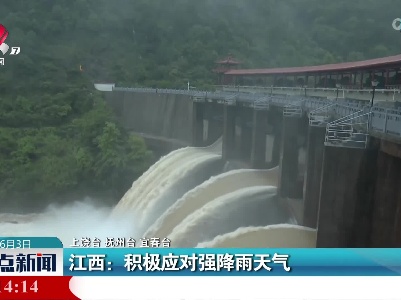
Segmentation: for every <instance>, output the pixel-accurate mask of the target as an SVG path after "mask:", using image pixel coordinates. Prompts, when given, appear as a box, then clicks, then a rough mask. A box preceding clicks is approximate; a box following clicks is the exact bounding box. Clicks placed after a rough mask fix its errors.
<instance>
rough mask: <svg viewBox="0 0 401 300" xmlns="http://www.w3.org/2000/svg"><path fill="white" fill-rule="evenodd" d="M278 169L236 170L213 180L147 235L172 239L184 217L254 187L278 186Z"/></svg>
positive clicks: (186, 197) (179, 203) (164, 216)
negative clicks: (214, 201) (212, 202)
mask: <svg viewBox="0 0 401 300" xmlns="http://www.w3.org/2000/svg"><path fill="white" fill-rule="evenodd" d="M278 170H279V169H278V168H274V169H271V170H233V171H229V172H226V173H223V174H220V175H218V176H215V177H212V178H210V179H209V180H207V181H205V182H204V183H202V184H200V185H199V186H197V187H196V188H194V189H192V190H190V191H189V192H188V193H186V194H185V195H184V196H183V197H182V198H181V199H179V200H178V201H177V202H175V203H174V204H173V205H172V206H170V208H169V209H168V210H166V211H165V213H164V214H162V215H161V216H160V218H159V219H158V220H157V221H156V222H155V223H154V225H153V226H151V227H150V228H149V229H148V231H147V232H146V233H145V236H169V234H170V233H171V232H172V230H173V229H174V227H176V226H177V225H178V224H180V223H181V222H182V221H183V220H184V218H186V217H187V216H188V215H190V214H191V213H193V212H195V211H196V210H198V209H200V208H201V207H202V206H204V205H206V204H208V203H209V202H210V201H213V200H214V199H216V198H218V197H220V196H223V195H226V194H229V193H232V192H234V191H236V190H239V189H242V188H247V187H252V186H262V185H271V186H277V178H278Z"/></svg>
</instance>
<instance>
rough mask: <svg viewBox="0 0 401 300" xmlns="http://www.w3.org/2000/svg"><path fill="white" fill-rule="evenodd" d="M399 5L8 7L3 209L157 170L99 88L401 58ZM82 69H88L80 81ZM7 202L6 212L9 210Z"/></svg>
mask: <svg viewBox="0 0 401 300" xmlns="http://www.w3.org/2000/svg"><path fill="white" fill-rule="evenodd" d="M400 7H401V1H400V0H382V1H377V0H352V1H348V0H337V1H328V0H168V1H167V0H113V1H111V0H75V1H66V0H58V1H54V0H37V1H28V0H25V1H21V0H13V1H3V3H2V4H1V9H0V23H1V24H4V25H5V26H6V27H7V28H8V30H9V31H10V35H9V38H8V39H7V43H8V44H9V45H10V46H20V47H21V49H22V51H21V53H20V54H19V55H18V56H15V57H10V56H7V57H6V66H2V67H1V69H0V202H1V203H4V205H6V204H11V203H15V204H18V203H20V202H21V201H29V202H30V203H32V204H35V203H37V202H38V201H41V203H46V202H48V201H51V200H55V199H57V200H59V199H62V198H64V196H65V198H69V197H72V196H74V197H80V196H82V195H86V194H91V193H92V192H93V191H97V192H98V193H105V192H106V191H107V192H110V191H112V192H113V194H114V196H115V197H118V196H120V195H121V193H122V192H123V191H124V190H125V189H126V188H127V187H128V186H129V185H130V184H131V182H132V180H134V179H135V178H136V177H137V176H138V175H139V174H140V173H141V172H142V171H143V170H144V169H146V167H147V166H148V157H149V154H148V151H147V150H146V147H145V145H144V143H143V141H142V140H141V139H139V138H137V137H132V136H131V137H129V136H128V134H127V133H125V132H124V131H123V130H122V129H121V128H120V127H119V126H118V124H116V121H115V120H114V118H113V115H112V113H111V112H110V111H109V109H108V108H107V107H106V106H105V104H104V102H103V100H102V98H101V95H100V94H99V93H97V92H96V91H94V90H93V85H92V83H93V82H98V81H108V82H115V83H117V84H118V85H120V86H121V85H122V86H124V85H126V86H155V87H156V86H157V87H174V88H182V87H185V86H186V83H187V81H188V80H189V81H191V83H192V84H193V85H195V86H197V87H198V88H207V87H208V86H210V85H212V84H213V83H214V80H215V78H214V76H213V75H212V73H211V72H210V70H211V69H212V68H213V64H214V61H215V60H216V59H218V58H220V57H224V56H225V55H227V54H228V53H232V54H233V55H234V56H235V57H236V58H238V59H239V60H241V61H242V62H243V63H244V64H243V67H277V66H283V67H284V66H300V65H310V64H320V63H331V62H339V61H350V60H359V59H368V58H374V57H380V56H386V55H394V54H398V53H399V52H400V47H401V34H400V33H399V32H396V31H394V30H393V29H392V27H391V23H392V21H393V19H394V18H397V17H401V16H400V15H399V11H400V10H399V8H400ZM80 65H82V67H83V69H84V71H83V72H80V69H79V66H80ZM4 205H3V206H4Z"/></svg>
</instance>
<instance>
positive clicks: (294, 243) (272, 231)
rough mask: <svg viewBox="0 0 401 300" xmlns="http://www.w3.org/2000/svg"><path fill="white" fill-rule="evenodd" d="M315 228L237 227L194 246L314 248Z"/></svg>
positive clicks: (293, 226)
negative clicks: (232, 230)
mask: <svg viewBox="0 0 401 300" xmlns="http://www.w3.org/2000/svg"><path fill="white" fill-rule="evenodd" d="M316 237H317V233H316V230H314V229H311V228H307V227H302V226H296V225H289V224H278V225H269V226H266V227H247V228H238V229H237V230H235V231H234V232H230V233H227V234H224V235H219V236H216V237H215V238H214V239H212V240H211V241H208V242H203V243H199V244H198V245H197V246H196V248H244V247H247V248H315V247H316Z"/></svg>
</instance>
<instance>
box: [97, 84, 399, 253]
mask: <svg viewBox="0 0 401 300" xmlns="http://www.w3.org/2000/svg"><path fill="white" fill-rule="evenodd" d="M100 90H102V89H100ZM103 91H104V90H103ZM104 94H105V98H106V100H107V102H108V103H109V105H111V107H112V108H113V110H114V111H115V113H116V114H117V116H118V118H119V120H120V122H121V123H122V124H123V126H124V127H125V128H126V129H128V130H130V131H132V132H135V133H138V134H141V135H142V136H143V137H144V138H145V140H146V141H147V143H148V145H150V147H151V148H152V147H153V148H157V149H158V150H159V152H160V153H163V152H164V153H163V154H167V153H169V152H170V151H172V150H175V149H180V148H182V147H186V146H192V147H196V148H192V149H199V150H191V151H193V153H192V154H191V155H194V156H191V155H189V154H188V153H187V154H185V155H186V156H185V155H184V154H183V153H184V152H182V153H181V154H171V153H174V152H176V151H181V150H176V151H173V152H170V154H168V155H167V156H169V155H171V157H170V158H168V159H170V163H172V162H173V156H174V155H175V156H178V155H182V156H181V157H182V160H183V161H185V160H186V159H187V160H188V161H187V162H186V163H187V164H188V167H187V168H192V167H193V168H198V169H199V168H200V167H201V165H204V166H206V165H205V163H206V162H207V161H209V162H210V163H211V165H214V166H216V165H218V164H222V165H224V164H225V165H226V169H225V170H224V172H226V171H228V173H230V172H232V173H235V172H237V173H238V172H241V169H242V171H247V172H251V170H252V172H260V173H261V174H264V175H263V176H262V177H259V178H258V179H256V181H259V182H257V183H255V184H250V186H253V189H252V188H251V191H249V186H246V185H245V186H244V188H248V191H245V190H240V192H239V193H238V190H236V191H233V192H235V193H236V195H235V196H233V197H231V198H230V197H229V198H230V200H227V199H226V200H224V199H220V200H219V201H220V202H219V203H222V204H225V205H226V206H225V205H223V206H220V208H219V209H220V213H219V210H218V209H217V206H216V205H215V206H216V209H214V208H212V207H210V208H209V207H208V205H210V204H211V202H214V201H212V199H217V198H219V197H220V198H221V197H223V198H224V195H223V194H224V193H229V192H230V191H224V192H221V193H220V194H219V192H216V193H215V195H214V194H213V193H214V192H213V191H206V192H205V191H203V192H204V193H205V195H207V194H208V193H209V194H210V195H209V196H210V199H209V200H208V199H206V198H205V195H203V196H202V197H204V198H205V199H203V200H202V201H203V202H202V203H201V204H200V202H199V203H198V204H197V208H198V209H204V210H207V209H208V210H213V213H212V214H211V215H213V216H214V219H213V220H214V221H213V222H216V224H219V225H218V226H220V227H224V226H227V227H230V228H227V229H226V230H225V231H223V232H219V231H216V232H215V233H213V234H214V235H217V236H219V237H218V238H216V242H213V241H212V242H210V241H209V240H213V238H211V236H207V237H206V236H205V237H203V239H200V240H197V239H196V238H194V241H192V242H188V243H189V244H185V243H184V246H196V245H198V244H199V245H209V246H210V245H211V246H213V245H228V244H229V245H236V243H235V242H233V241H234V240H235V239H237V238H238V237H239V236H241V234H243V231H244V228H246V227H249V226H251V227H252V228H256V229H252V230H251V231H253V232H258V234H259V236H263V234H261V233H260V231H262V232H264V233H265V236H266V237H267V236H269V232H270V231H269V230H272V228H274V227H275V226H279V225H275V224H282V226H281V230H284V229H283V228H288V230H289V231H291V232H292V233H288V236H291V234H292V236H294V233H295V235H296V234H297V233H296V232H298V231H299V232H303V233H302V236H303V239H304V240H307V241H312V240H313V239H315V240H314V241H312V242H310V243H309V242H304V243H303V244H302V243H301V242H299V243H298V244H297V243H295V244H294V243H293V245H291V243H289V242H288V241H283V242H282V243H280V242H279V243H278V244H275V243H274V242H271V243H270V244H269V243H267V244H264V246H269V245H278V246H284V247H286V246H289V247H291V246H293V247H315V246H316V247H400V245H401V232H400V230H401V224H400V220H401V218H400V217H401V215H400V214H401V209H400V208H401V205H400V204H401V199H400V196H401V194H400V192H399V187H398V186H399V184H398V182H399V173H400V172H401V148H400V145H399V141H400V140H399V138H400V133H401V132H400V131H401V127H400V126H399V124H400V123H399V122H400V118H399V115H400V111H398V109H397V108H396V107H395V105H394V103H390V104H389V102H388V101H385V100H386V99H384V101H378V104H377V105H374V106H373V107H369V105H368V101H366V100H367V99H366V100H362V99H347V98H343V99H341V98H338V99H330V98H327V97H321V96H319V97H317V96H314V95H305V94H304V93H302V94H299V95H296V94H295V95H288V94H287V95H282V94H280V93H270V94H267V93H265V94H264V93H255V92H252V93H249V92H248V91H246V90H243V91H235V92H234V91H227V90H226V91H218V92H200V91H185V90H161V89H135V88H116V87H112V89H111V90H109V91H104ZM220 137H221V139H220V140H219V138H220ZM216 140H217V141H218V142H219V141H220V143H221V145H220V148H219V146H218V145H217V144H216V143H215V142H216ZM218 142H217V143H218ZM213 143H215V144H214V149H213V151H211V152H209V154H205V153H206V152H205V151H206V150H205V149H208V146H209V145H212V144H213ZM216 145H217V146H216ZM216 147H217V148H216ZM197 151H198V152H197ZM202 151H203V152H202ZM196 156H200V157H203V158H204V160H203V162H201V163H199V164H198V163H194V162H195V161H196V159H195V158H191V159H192V163H191V161H190V160H189V158H190V157H196ZM168 159H167V160H168ZM179 163H180V161H179V160H175V161H174V163H172V164H173V165H175V167H176V168H178V164H179ZM231 163H233V165H234V167H232V168H231V169H236V170H232V171H230V168H229V167H228V169H227V165H230V164H231ZM207 168H209V170H210V167H207ZM169 170H170V171H169V172H171V170H173V169H169ZM258 170H259V171H258ZM185 172H186V173H185V174H184V175H182V174H181V175H179V176H182V177H183V178H188V177H191V176H194V174H192V173H188V170H186V171H185ZM224 172H223V174H221V175H218V173H216V170H214V171H212V172H209V174H208V175H205V176H204V178H202V179H200V181H199V182H198V183H197V185H196V184H195V183H193V184H192V185H191V186H189V187H188V189H187V191H186V192H184V191H182V192H181V194H177V195H174V197H172V198H174V200H171V199H170V200H169V201H167V202H168V203H167V202H166V201H165V200H163V201H164V202H162V201H161V200H160V201H159V200H157V201H156V200H154V199H153V200H152V199H150V198H149V199H148V200H147V201H149V202H150V203H145V202H144V201H143V200H142V203H140V202H141V201H140V200H132V201H137V203H136V204H135V203H134V204H132V205H131V204H129V205H128V204H127V203H128V202H129V201H128V200H125V201H124V198H127V197H128V196H127V195H126V196H125V197H124V198H123V199H122V200H121V201H120V202H122V204H120V203H119V205H117V208H118V206H120V207H122V208H123V209H121V208H120V210H126V209H128V207H129V206H130V205H131V206H132V207H137V208H141V207H142V208H143V209H144V208H146V209H147V211H148V213H149V214H153V215H154V216H153V218H150V219H149V220H148V221H147V224H146V225H147V226H145V227H144V229H143V231H142V234H145V233H146V234H157V233H163V234H170V235H169V236H173V237H174V238H175V239H176V240H180V239H183V237H184V236H186V237H188V236H189V235H190V234H192V235H194V236H195V237H196V236H197V235H200V234H201V233H202V231H210V230H211V228H206V227H202V226H204V225H202V226H200V225H199V224H205V222H206V223H207V222H208V220H209V219H208V218H205V217H203V218H200V217H199V216H192V217H190V216H188V215H191V212H189V211H187V213H186V215H185V216H182V217H179V218H178V220H177V219H174V218H173V216H175V217H176V212H177V211H179V210H180V209H181V210H183V209H184V208H185V205H187V204H188V203H185V202H186V201H187V200H188V199H189V198H191V197H195V196H193V195H192V194H197V193H200V192H199V190H201V189H204V190H206V189H207V188H208V187H210V188H211V187H212V186H216V182H218V181H219V180H220V181H224V180H225V179H224V178H223V177H224V174H225V173H224ZM263 172H265V173H263ZM219 173H222V172H219ZM273 173H274V174H276V175H277V176H276V177H277V180H276V182H275V180H273V179H272V177H274V176H273V175H272V174H273ZM177 174H178V173H177ZM191 174H192V175H191ZM145 175H146V174H145ZM145 175H144V177H146V176H145ZM209 175H210V176H211V177H212V179H209V180H208V178H207V177H208V176H209ZM216 175H218V176H217V177H216ZM248 175H249V174H248ZM248 175H246V176H248ZM165 176H168V174H167V173H165ZM177 176H178V175H177ZM230 176H233V175H232V174H231V175H230ZM235 176H238V177H237V179H236V180H234V183H233V185H232V186H235V184H237V185H239V186H241V180H245V181H247V180H250V179H249V178H248V177H246V176H245V175H244V176H242V175H238V174H237V175H235ZM241 176H242V177H243V178H242V177H241ZM252 176H254V177H255V178H256V177H257V176H255V175H252ZM148 177H149V176H148ZM219 177H220V178H219ZM213 178H217V179H213ZM241 178H242V179H241ZM261 178H262V179H261ZM159 180H160V183H161V184H164V183H163V179H162V178H161V177H160V178H159ZM205 180H206V181H205ZM139 181H141V180H139ZM142 181H145V179H143V180H142ZM148 181H149V179H148ZM202 182H203V183H202ZM154 184H157V182H154ZM169 184H170V183H169ZM135 185H136V183H134V185H133V188H134V186H135ZM140 185H141V183H138V184H137V185H136V186H137V187H138V186H140ZM167 185H168V184H167ZM203 185H204V187H203ZM263 186H265V189H264V188H263ZM170 187H171V185H170ZM255 187H256V189H255ZM142 189H143V188H142ZM258 189H259V190H258ZM149 192H150V190H149ZM191 193H192V194H191ZM241 193H242V195H243V196H244V195H245V196H244V197H245V198H241V196H239V194H241ZM127 194H129V193H127ZM134 194H137V195H138V196H140V195H139V194H138V193H137V192H134ZM134 194H132V193H131V196H130V197H131V198H132V197H134V196H133V195H134ZM188 194H189V195H188ZM273 194H274V195H275V196H274V197H273ZM143 195H144V194H143ZM191 195H192V196H191ZM155 197H156V198H157V197H159V198H160V197H161V198H163V197H162V196H160V195H156V196H155ZM202 197H201V198H202ZM247 197H248V198H249V197H250V198H252V199H260V200H254V204H251V202H252V201H249V199H248V200H246V199H247ZM145 198H146V197H145ZM170 198H171V197H170ZM183 198H185V199H184V200H185V201H182V200H183ZM177 199H178V201H177ZM234 199H238V200H234ZM241 199H242V200H241ZM263 199H264V200H263ZM268 199H270V200H268ZM130 201H131V200H130ZM197 201H200V200H197ZM230 201H232V203H233V204H230V205H233V206H235V207H237V208H238V209H239V207H241V208H240V211H245V210H246V203H247V201H249V203H250V204H249V205H250V206H252V205H254V206H253V208H252V209H248V211H249V214H250V215H248V216H247V218H249V220H245V221H244V223H243V224H241V222H237V223H236V224H228V223H229V222H223V221H221V222H218V221H217V219H218V218H219V215H220V217H221V218H222V219H223V220H226V218H228V217H225V216H224V215H225V214H226V212H225V211H226V210H227V207H228V206H227V205H228V203H229V202H230ZM258 201H259V202H258ZM124 202H125V204H124ZM241 202H242V203H241ZM267 202H272V203H273V202H274V203H275V204H274V207H275V208H274V211H275V212H274V213H273V214H275V215H281V217H279V218H278V219H276V220H271V221H269V222H267V223H266V222H264V221H263V218H264V217H265V219H269V218H270V219H271V218H272V216H271V214H272V212H269V206H266V207H265V206H264V205H266V203H267ZM161 203H163V204H161ZM216 203H217V202H216ZM256 203H259V204H256ZM195 206H196V205H195ZM205 207H206V208H207V209H206V208H205ZM263 207H265V208H264V211H263ZM142 208H141V209H142ZM186 209H188V207H187V208H186ZM238 209H237V210H236V209H234V210H233V212H232V213H233V214H234V215H235V214H236V215H237V219H238V213H239V210H238ZM117 210H118V209H117ZM261 210H262V211H261ZM143 211H146V210H141V212H143ZM161 215H162V216H161ZM192 215H193V212H192ZM209 217H210V215H209ZM244 218H245V217H244ZM245 219H246V218H245ZM250 219H255V220H252V221H251V220H250ZM227 220H228V219H227ZM230 222H231V221H230ZM145 223H146V222H145ZM152 224H153V225H152ZM166 224H167V225H166ZM182 224H186V226H183V225H182ZM196 224H198V227H196ZM227 224H228V225H227ZM291 224H296V225H291ZM149 226H150V227H149ZM188 226H189V228H193V229H188V230H189V231H188V230H185V229H184V228H186V227H188ZM191 226H192V227H191ZM199 226H200V227H199ZM266 226H267V227H266ZM163 227H165V228H169V230H163ZM268 227H269V228H268ZM145 228H146V229H145ZM196 228H198V229H196ZM202 228H203V229H202ZM236 229H237V230H236ZM191 230H192V231H191ZM185 231H187V232H185ZM234 231H236V232H237V233H236V234H234V235H233V234H232V232H234ZM245 231H246V230H245ZM194 232H196V234H195V233H194ZM241 232H242V233H241ZM311 232H314V233H313V234H312V233H311ZM185 234H186V235H185ZM230 234H231V235H233V236H234V237H235V238H234V237H233V238H231V239H230V237H229V235H230ZM221 236H223V237H224V238H226V241H229V240H230V241H232V242H228V244H225V243H222V244H221V243H220V244H219V242H217V241H221V239H222V238H221ZM255 236H256V235H255ZM273 236H274V234H273ZM224 238H223V239H224ZM276 238H277V235H276ZM245 240H247V241H248V242H249V243H250V245H242V247H251V246H258V245H257V243H256V244H252V242H251V239H246V238H245V239H244V241H245ZM202 242H203V243H204V244H202ZM173 243H174V241H173ZM205 243H206V244H205ZM230 243H231V244H230ZM301 244H302V245H301ZM312 244H313V245H312Z"/></svg>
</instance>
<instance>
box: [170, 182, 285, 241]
mask: <svg viewBox="0 0 401 300" xmlns="http://www.w3.org/2000/svg"><path fill="white" fill-rule="evenodd" d="M276 192H277V188H276V187H269V186H255V187H250V188H244V189H240V190H237V191H234V192H232V193H228V194H225V195H224V196H221V197H218V198H216V199H214V200H213V201H211V202H209V203H208V204H206V205H205V206H203V207H202V208H200V209H198V210H196V211H194V212H193V213H192V214H190V215H189V216H188V217H187V218H185V219H184V220H183V221H182V222H181V223H180V224H179V225H178V226H177V227H176V228H174V230H173V232H172V233H171V234H170V235H169V238H170V239H171V241H172V245H173V246H174V247H179V248H190V247H195V246H196V245H197V244H198V243H199V242H204V241H209V240H211V239H213V238H214V237H216V236H218V235H221V234H224V233H229V232H232V231H234V230H236V229H237V228H240V227H248V226H262V225H269V224H280V223H286V222H287V221H288V220H289V219H290V216H289V215H288V213H287V212H286V211H285V209H284V208H282V207H280V205H279V204H278V203H277V199H276V198H277V197H276Z"/></svg>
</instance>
